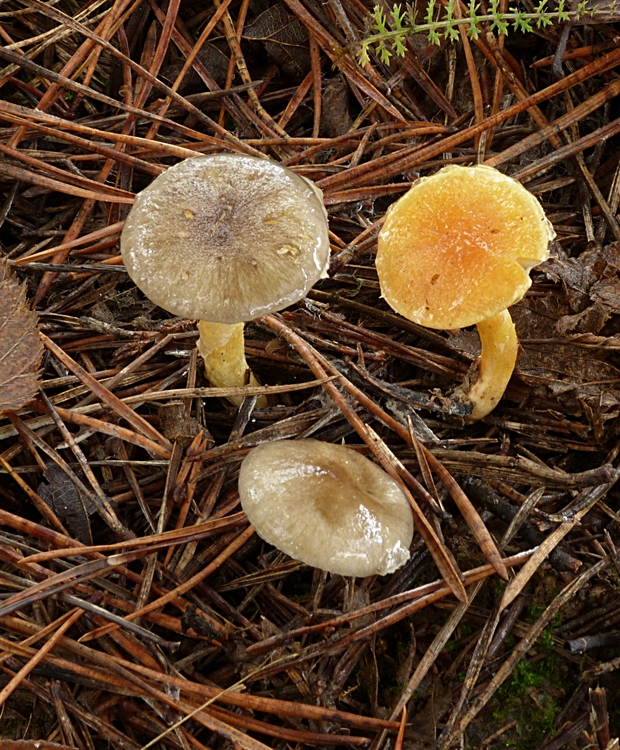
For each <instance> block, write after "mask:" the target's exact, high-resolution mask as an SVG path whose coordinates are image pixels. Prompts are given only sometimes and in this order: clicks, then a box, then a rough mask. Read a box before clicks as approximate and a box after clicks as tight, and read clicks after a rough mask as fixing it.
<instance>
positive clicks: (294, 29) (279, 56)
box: [243, 5, 310, 78]
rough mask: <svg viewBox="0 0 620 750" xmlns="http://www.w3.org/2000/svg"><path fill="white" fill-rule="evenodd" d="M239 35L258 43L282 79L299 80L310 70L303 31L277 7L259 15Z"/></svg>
mask: <svg viewBox="0 0 620 750" xmlns="http://www.w3.org/2000/svg"><path fill="white" fill-rule="evenodd" d="M243 35H244V36H245V37H246V38H247V39H256V40H257V41H259V42H262V43H263V44H264V45H265V49H266V51H267V56H268V58H269V60H270V61H271V62H273V63H275V64H276V65H279V66H280V69H281V70H282V72H283V73H284V75H287V76H291V77H292V78H303V77H304V76H305V75H306V74H307V73H308V71H309V70H310V51H309V49H308V32H307V31H306V27H305V26H304V25H303V24H302V23H301V22H300V21H298V20H297V19H296V18H295V16H293V15H292V14H291V13H288V12H287V11H286V10H285V9H284V8H283V7H282V6H281V5H273V6H272V7H271V8H268V9H267V10H266V11H264V12H263V13H261V14H260V16H258V18H257V19H256V20H255V21H254V22H253V23H252V24H250V25H249V26H248V27H247V28H246V30H245V32H244V34H243Z"/></svg>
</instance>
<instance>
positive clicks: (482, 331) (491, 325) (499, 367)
mask: <svg viewBox="0 0 620 750" xmlns="http://www.w3.org/2000/svg"><path fill="white" fill-rule="evenodd" d="M477 328H478V334H479V335H480V341H481V343H482V354H481V356H480V364H479V373H480V375H479V378H478V380H477V381H476V382H475V383H474V384H473V385H472V386H471V388H470V389H469V391H468V392H467V398H468V399H469V400H470V401H471V402H472V404H473V405H474V410H473V411H472V413H471V415H470V418H471V419H482V417H486V415H487V414H488V413H489V412H491V411H493V409H495V407H496V406H497V404H498V403H499V400H500V399H501V397H502V396H503V395H504V391H505V390H506V386H507V385H508V381H509V380H510V376H511V375H512V372H513V370H514V368H515V364H516V361H517V354H518V352H519V341H518V339H517V332H516V330H515V325H514V323H513V322H512V318H511V317H510V313H509V312H508V310H504V311H503V312H501V313H498V314H497V315H493V317H491V318H487V319H486V320H483V321H481V322H480V323H478V325H477Z"/></svg>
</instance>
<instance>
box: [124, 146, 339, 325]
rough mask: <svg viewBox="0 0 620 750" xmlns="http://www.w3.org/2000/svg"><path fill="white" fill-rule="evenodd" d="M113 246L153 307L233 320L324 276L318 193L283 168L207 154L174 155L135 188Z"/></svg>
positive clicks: (276, 304) (275, 306) (281, 301)
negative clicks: (175, 161)
mask: <svg viewBox="0 0 620 750" xmlns="http://www.w3.org/2000/svg"><path fill="white" fill-rule="evenodd" d="M121 251H122V254H123V260H124V262H125V266H126V267H127V271H128V272H129V275H130V276H131V278H132V279H133V280H134V282H135V283H136V285H137V286H138V287H139V288H140V289H141V290H142V291H143V292H144V294H146V296H147V297H148V298H149V299H150V300H152V301H153V302H155V303H156V304H157V305H159V306H160V307H163V308H164V309H165V310H168V311H169V312H171V313H173V314H174V315H180V316H183V317H187V318H198V319H200V320H208V321H210V322H213V323H241V322H243V321H247V320H252V319H253V318H256V317H258V316H260V315H265V314H267V313H270V312H274V311H275V310H281V309H282V308H284V307H287V306H288V305H290V304H292V303H293V302H297V300H300V299H302V298H303V297H305V295H306V293H307V292H308V290H309V289H310V287H311V286H312V285H313V284H314V283H315V282H316V281H317V280H318V279H319V278H322V277H325V276H326V269H327V265H328V263H329V238H328V226H327V213H326V211H325V208H324V206H323V201H322V193H321V191H320V190H318V188H316V187H315V186H314V185H313V184H312V183H311V182H309V181H308V180H306V179H305V178H304V177H300V176H299V175H297V174H295V173H294V172H292V171H291V170H289V169H287V168H286V167H282V166H281V165H279V164H276V163H274V162H271V161H268V160H267V159H260V158H257V157H253V156H245V155H240V154H212V155H206V156H196V157H192V158H190V159H186V160H185V161H182V162H179V163H178V164H176V165H175V166H173V167H170V168H169V169H168V170H167V171H166V172H164V173H163V174H161V175H159V176H158V177H157V178H156V179H155V180H153V182H152V183H151V184H150V185H149V186H148V187H147V188H146V189H145V190H143V191H142V192H141V193H139V194H138V195H137V196H136V201H135V203H134V205H133V207H132V209H131V212H130V213H129V216H128V217H127V220H126V222H125V227H124V228H123V232H122V235H121Z"/></svg>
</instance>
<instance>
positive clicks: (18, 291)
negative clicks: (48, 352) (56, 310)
mask: <svg viewBox="0 0 620 750" xmlns="http://www.w3.org/2000/svg"><path fill="white" fill-rule="evenodd" d="M37 321H38V318H37V314H36V313H35V312H33V311H32V310H30V309H29V308H28V304H27V302H26V289H25V287H24V286H23V284H20V283H19V281H17V280H16V279H15V278H13V277H11V276H10V273H9V265H8V263H7V262H6V261H5V260H0V413H2V412H5V411H17V410H18V409H21V408H22V406H23V405H24V404H25V403H26V402H27V401H30V399H32V398H33V397H34V395H35V393H36V391H37V386H38V382H39V366H40V364H41V358H42V356H43V344H42V343H41V340H40V338H39V330H38V327H37Z"/></svg>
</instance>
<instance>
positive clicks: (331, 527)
mask: <svg viewBox="0 0 620 750" xmlns="http://www.w3.org/2000/svg"><path fill="white" fill-rule="evenodd" d="M239 495H240V497H241V505H242V507H243V509H244V510H245V512H246V513H247V515H248V518H249V519H250V523H252V525H253V526H254V528H255V529H256V531H257V532H258V534H259V535H260V536H261V537H262V538H263V539H265V541H267V542H269V543H270V544H273V545H274V546H275V547H277V548H278V549H279V550H281V551H282V552H285V553H286V554H287V555H290V556H291V557H293V558H295V559H296V560H301V561H303V562H305V563H307V564H308V565H312V566H314V567H316V568H321V569H322V570H327V571H329V572H331V573H340V574H341V575H346V576H369V575H374V574H380V575H385V574H386V573H391V572H393V571H394V570H396V569H397V568H398V567H400V566H401V565H403V564H404V563H405V562H406V561H407V560H408V558H409V545H410V544H411V539H412V536H413V517H412V513H411V508H410V506H409V503H408V501H407V498H406V497H405V496H404V494H403V493H402V491H401V489H400V488H399V486H398V485H397V484H396V482H394V480H393V479H391V477H389V476H388V475H387V474H386V473H385V472H384V471H383V470H382V469H380V468H379V467H378V466H376V465H375V464H373V463H372V461H370V460H369V459H367V458H365V457H364V456H362V455H360V454H359V453H356V452H355V451H352V450H350V449H349V448H345V447H343V446H340V445H333V444H331V443H322V442H320V441H318V440H312V439H306V440H281V441H278V442H274V443H266V444H264V445H260V446H258V447H257V448H254V449H253V450H252V451H251V452H250V453H249V454H248V455H247V456H246V458H245V459H244V461H243V463H242V464H241V471H240V473H239Z"/></svg>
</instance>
